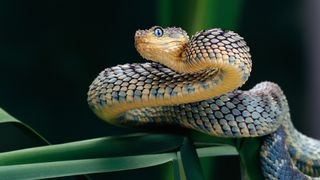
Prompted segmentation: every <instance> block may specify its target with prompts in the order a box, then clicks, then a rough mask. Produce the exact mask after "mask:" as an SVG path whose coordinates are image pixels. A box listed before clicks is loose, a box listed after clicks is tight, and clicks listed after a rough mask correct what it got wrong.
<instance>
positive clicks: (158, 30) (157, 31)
mask: <svg viewBox="0 0 320 180" xmlns="http://www.w3.org/2000/svg"><path fill="white" fill-rule="evenodd" d="M155 34H156V36H158V37H159V36H161V35H162V32H161V29H156V32H155Z"/></svg>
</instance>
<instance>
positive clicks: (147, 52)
mask: <svg viewBox="0 0 320 180" xmlns="http://www.w3.org/2000/svg"><path fill="white" fill-rule="evenodd" d="M134 39H135V46H136V49H137V50H138V52H139V53H140V55H141V56H142V57H143V58H145V59H147V60H151V61H154V62H159V63H161V64H164V65H169V64H172V63H173V62H174V61H177V60H180V59H181V55H182V52H183V51H184V48H185V46H186V44H187V43H188V41H189V36H188V35H187V33H186V32H185V31H184V30H183V29H181V28H176V27H168V28H162V27H160V26H154V27H152V28H150V29H146V30H138V31H136V33H135V38H134Z"/></svg>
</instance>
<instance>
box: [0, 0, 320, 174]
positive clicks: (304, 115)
mask: <svg viewBox="0 0 320 180" xmlns="http://www.w3.org/2000/svg"><path fill="white" fill-rule="evenodd" d="M319 8H320V2H319V1H317V0H307V1H298V0H291V1H277V0H269V1H264V2H260V1H244V0H229V1H224V0H212V1H209V0H201V1H192V0H177V1H170V0H155V1H148V0H144V1H130V0H127V1H124V0H123V1H102V2H94V1H61V0H56V1H47V0H41V1H40V0H38V1H36V0H30V1H23V0H15V1H11V0H2V1H0V38H1V39H0V107H2V108H3V109H5V110H6V111H7V112H9V113H10V114H12V115H14V116H15V117H16V118H18V119H19V120H21V121H23V122H25V123H27V124H29V125H30V126H31V127H33V128H34V129H35V130H37V131H38V132H39V133H41V134H42V135H43V136H44V137H46V138H47V139H48V140H49V141H50V142H52V143H54V144H55V143H63V142H69V141H76V140H82V139H88V138H94V137H100V136H109V135H119V134H126V133H130V132H133V130H128V129H123V128H117V127H114V126H111V125H109V124H106V123H104V122H103V121H101V120H100V119H98V118H97V117H96V116H95V115H94V114H93V113H92V112H91V110H90V109H89V108H88V105H87V102H86V98H87V97H86V93H87V91H88V86H89V85H90V84H91V82H92V81H93V79H94V78H95V77H96V76H97V75H98V73H99V72H100V71H102V70H103V69H104V68H106V67H110V66H115V65H117V64H124V63H132V62H144V60H143V59H142V58H141V57H140V56H139V55H138V53H137V52H136V50H135V48H134V44H133V36H134V33H135V31H136V30H137V29H146V28H149V27H150V26H153V25H161V26H180V27H182V28H184V29H185V30H187V31H188V33H189V35H192V34H193V33H195V32H196V31H199V30H201V29H205V28H214V27H220V28H223V29H230V30H233V31H236V32H238V33H239V34H240V35H242V36H243V37H244V38H245V40H246V41H247V44H248V45H249V46H250V48H251V53H252V58H253V71H252V73H251V77H250V78H249V81H248V82H247V83H246V85H245V86H244V87H242V88H243V89H250V88H251V87H253V86H254V85H255V84H257V83H259V82H261V81H264V80H268V81H273V82H276V83H278V84H279V85H280V86H281V87H282V89H283V90H284V92H285V94H286V95H287V98H288V100H289V104H290V108H291V115H292V118H293V121H294V124H295V126H296V127H297V129H299V131H302V132H303V133H305V134H307V135H309V136H312V137H315V138H318V139H319V138H320V132H319V122H318V121H317V118H318V116H317V115H318V112H319V110H320V82H319V76H320V71H319V69H320V61H319V60H320V58H319V57H320V51H319V50H318V49H319V47H320V36H319V34H318V32H320V23H319V20H320V11H319ZM0 137H1V139H0V140H1V141H0V147H1V148H2V150H11V149H17V148H23V147H29V146H33V145H34V144H32V143H30V140H26V138H24V137H23V135H22V134H21V133H19V132H18V131H17V130H15V128H14V127H10V126H4V127H3V126H1V127H0ZM34 143H36V142H34ZM227 161H229V162H231V163H232V164H235V166H234V167H233V170H232V173H229V174H228V176H227V177H229V176H230V179H231V178H232V174H235V177H239V172H238V171H239V165H238V159H237V158H231V159H230V157H228V158H221V159H220V160H219V161H218V162H219V163H221V164H218V166H216V167H218V168H220V169H221V171H220V170H219V173H220V174H226V172H229V168H231V165H229V164H227V163H224V162H227ZM206 163H207V164H208V162H206ZM128 173H129V174H130V173H131V174H130V175H131V176H134V174H136V175H137V174H140V175H137V177H143V176H141V173H142V174H143V173H149V174H152V173H156V170H154V169H153V170H152V168H149V170H147V171H141V172H140V171H139V172H138V171H134V172H131V171H130V172H128ZM111 176H112V177H117V178H119V179H120V177H122V176H121V175H119V174H110V177H111Z"/></svg>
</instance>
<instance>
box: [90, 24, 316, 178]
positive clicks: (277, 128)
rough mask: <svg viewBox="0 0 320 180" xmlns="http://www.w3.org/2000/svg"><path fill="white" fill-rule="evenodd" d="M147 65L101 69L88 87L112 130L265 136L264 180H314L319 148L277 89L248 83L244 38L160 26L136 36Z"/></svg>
mask: <svg viewBox="0 0 320 180" xmlns="http://www.w3.org/2000/svg"><path fill="white" fill-rule="evenodd" d="M135 47H136V49H137V51H138V52H139V53H140V54H141V56H142V57H144V58H145V59H147V60H151V62H149V63H133V64H124V65H118V66H115V67H111V68H106V69H105V70H104V71H102V72H101V73H100V74H99V75H98V77H96V79H95V80H94V81H93V83H92V84H91V85H90V88H89V92H88V103H89V105H90V107H91V108H92V110H93V111H94V112H95V113H96V114H97V115H98V116H99V117H100V118H102V119H104V120H106V121H107V122H109V123H112V124H117V125H124V126H136V127H142V126H147V125H163V124H171V125H179V126H182V127H186V128H191V129H194V130H196V131H200V132H202V133H206V134H209V135H212V136H219V137H232V138H240V137H257V136H264V140H263V143H262V146H261V150H260V159H261V167H262V171H263V174H264V177H265V178H266V179H318V178H319V176H320V142H319V141H317V140H315V139H312V138H309V137H307V136H305V135H303V134H301V133H300V132H298V131H297V130H296V129H295V128H294V126H293V124H292V122H291V119H290V114H289V107H288V103H287V100H286V97H285V95H284V94H283V92H282V90H281V89H280V87H279V86H278V85H277V84H275V83H272V82H262V83H259V84H257V85H256V86H255V87H253V88H252V89H251V90H248V91H242V90H237V88H238V87H240V86H241V85H243V84H244V83H245V82H246V80H247V79H248V77H249V75H250V71H251V66H252V63H251V55H250V53H249V47H248V46H247V45H246V42H245V41H244V39H243V38H242V37H241V36H239V35H238V34H237V33H235V32H233V31H227V30H221V29H219V28H215V29H208V30H202V31H200V32H197V33H196V34H195V35H194V36H193V37H192V38H191V39H190V40H189V36H188V35H187V33H186V32H185V31H184V30H182V29H181V28H175V27H168V28H162V27H159V26H155V27H152V28H150V29H147V30H138V31H137V32H136V33H135Z"/></svg>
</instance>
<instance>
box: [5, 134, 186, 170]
mask: <svg viewBox="0 0 320 180" xmlns="http://www.w3.org/2000/svg"><path fill="white" fill-rule="evenodd" d="M181 144H182V137H181V136H176V135H167V134H132V135H125V136H118V137H103V138H96V139H91V140H84V141H78V142H71V143H65V144H58V145H50V146H42V147H36V148H29V149H22V150H17V151H11V152H4V153H0V159H1V161H0V165H12V164H25V163H38V162H49V161H63V160H72V159H89V158H101V157H114V156H130V155H141V154H150V153H161V152H169V151H174V150H177V149H178V148H179V147H180V145H181Z"/></svg>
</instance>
